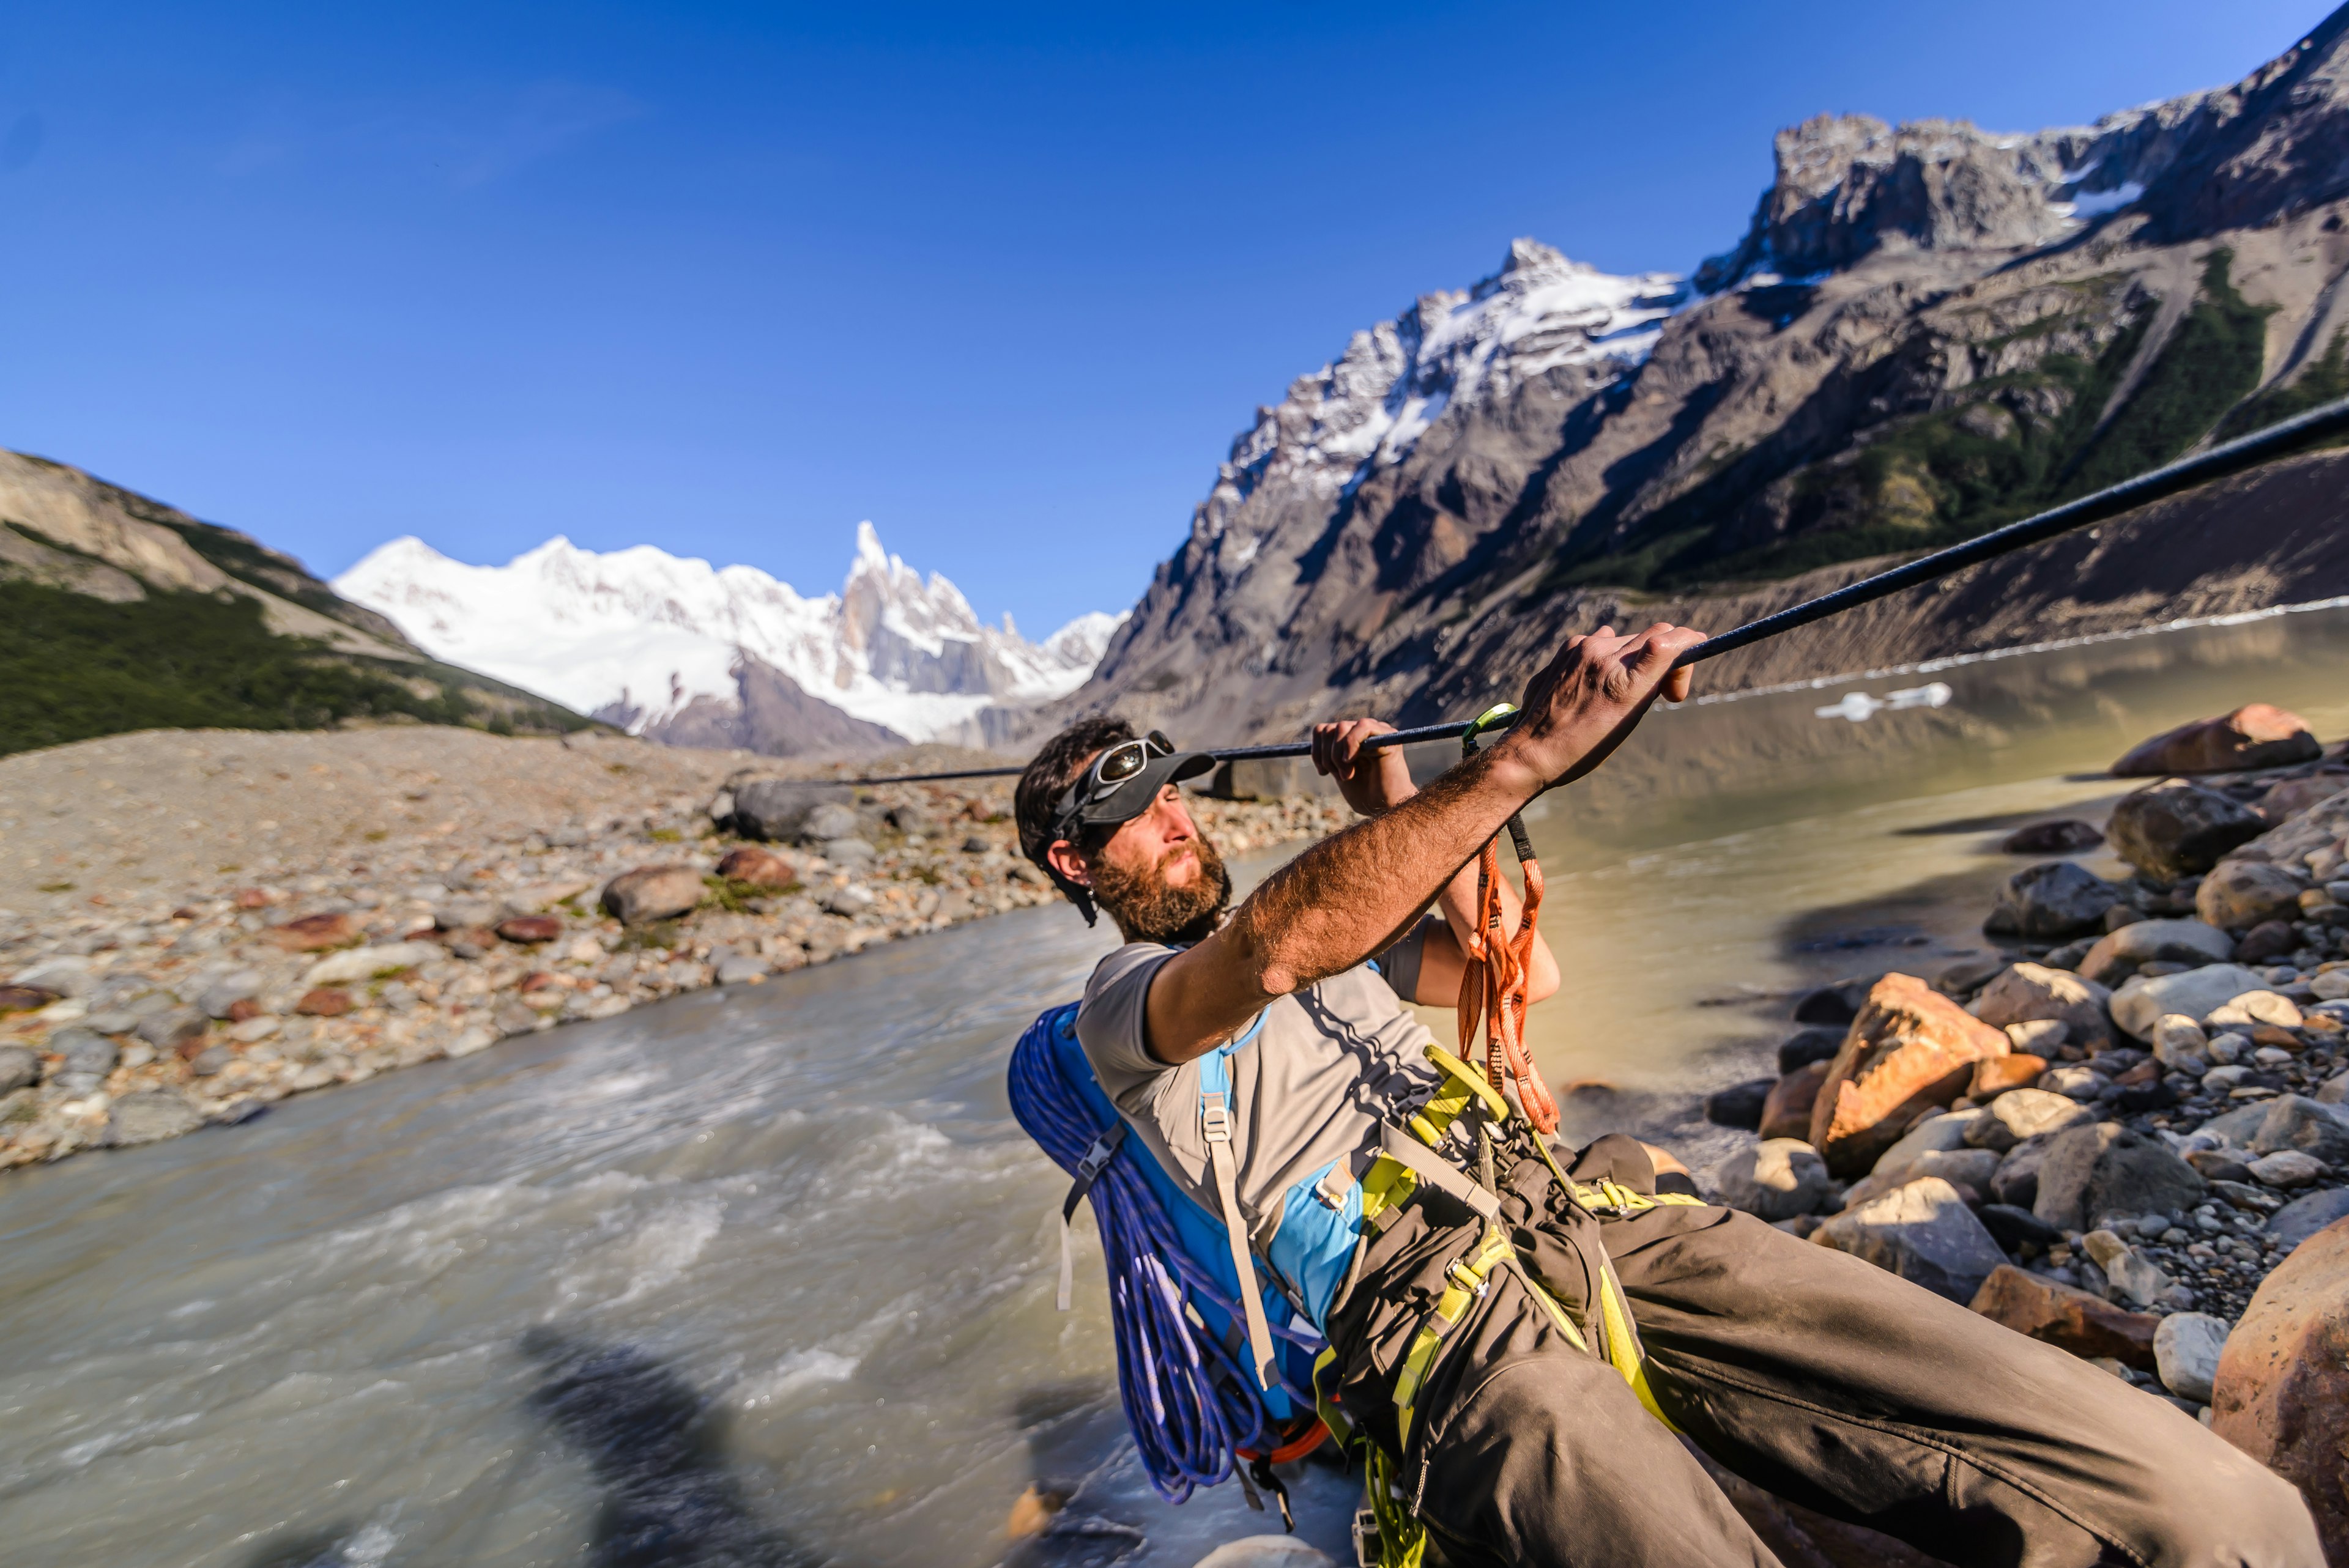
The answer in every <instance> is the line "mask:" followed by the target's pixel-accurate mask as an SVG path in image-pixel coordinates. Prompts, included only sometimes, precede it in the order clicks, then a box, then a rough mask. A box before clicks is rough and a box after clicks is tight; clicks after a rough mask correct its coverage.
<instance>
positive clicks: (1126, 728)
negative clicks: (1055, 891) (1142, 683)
mask: <svg viewBox="0 0 2349 1568" xmlns="http://www.w3.org/2000/svg"><path fill="white" fill-rule="evenodd" d="M1132 739H1133V725H1131V724H1129V723H1128V722H1126V720H1125V719H1123V717H1119V716H1118V715H1116V714H1113V713H1110V714H1099V715H1096V716H1094V717H1092V718H1081V719H1079V720H1077V722H1076V723H1074V724H1072V725H1071V726H1069V727H1068V728H1066V729H1064V730H1062V731H1061V733H1060V734H1058V735H1056V736H1054V737H1052V738H1051V739H1050V740H1048V741H1046V742H1045V743H1044V746H1043V749H1041V750H1040V751H1039V752H1037V753H1036V758H1035V760H1034V761H1032V762H1030V763H1029V764H1028V770H1027V771H1026V772H1024V773H1022V774H1020V775H1019V788H1018V789H1015V790H1013V791H1012V795H1011V814H1012V816H1013V818H1014V819H1015V820H1017V821H1018V822H1019V852H1020V853H1021V854H1023V855H1026V856H1027V857H1028V858H1029V859H1030V860H1031V861H1035V862H1036V864H1037V865H1038V866H1040V867H1042V869H1043V870H1044V871H1045V872H1051V871H1052V868H1051V866H1050V864H1048V863H1047V862H1046V861H1045V859H1044V851H1047V850H1049V849H1050V848H1051V847H1052V818H1053V815H1054V813H1055V811H1056V810H1057V809H1058V808H1059V806H1060V804H1061V796H1063V795H1065V794H1067V793H1068V792H1069V786H1070V785H1071V784H1073V783H1075V782H1076V781H1077V778H1078V776H1079V775H1080V774H1081V773H1083V772H1084V770H1085V764H1086V763H1088V762H1090V761H1092V758H1093V754H1094V753H1095V752H1098V751H1105V750H1107V749H1108V748H1111V747H1112V746H1115V745H1116V744H1117V743H1118V742H1119V741H1121V740H1132ZM1079 847H1080V848H1082V847H1083V846H1081V845H1080V846H1079ZM1060 880H1061V879H1060V877H1059V875H1058V874H1057V873H1053V874H1052V881H1053V882H1055V883H1057V882H1060ZM1068 891H1069V890H1068V889H1067V888H1065V887H1063V888H1061V892H1068ZM1071 896H1073V895H1071Z"/></svg>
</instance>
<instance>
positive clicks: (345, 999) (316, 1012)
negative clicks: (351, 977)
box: [294, 985, 357, 1018]
mask: <svg viewBox="0 0 2349 1568" xmlns="http://www.w3.org/2000/svg"><path fill="white" fill-rule="evenodd" d="M355 1006H357V1003H356V1002H354V1001H352V1000H351V994H350V993H349V992H348V991H346V990H343V989H342V988H340V987H339V986H334V985H320V986H316V987H315V988H313V989H311V990H308V991H305V992H303V993H302V995H301V996H300V998H299V999H298V1000H296V1001H295V1004H294V1010H295V1012H296V1013H299V1014H300V1015H302V1016H304V1017H305V1018H339V1017H341V1016H343V1015H344V1014H346V1013H347V1012H349V1011H350V1010H351V1009H352V1008H353V1007H355Z"/></svg>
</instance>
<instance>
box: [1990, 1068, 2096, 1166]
mask: <svg viewBox="0 0 2349 1568" xmlns="http://www.w3.org/2000/svg"><path fill="white" fill-rule="evenodd" d="M2095 1119H2096V1113H2095V1111H2094V1110H2092V1109H2089V1108H2088V1107H2086V1106H2085V1105H2082V1104H2080V1103H2079V1102H2078V1101H2076V1100H2074V1099H2070V1098H2068V1097H2067V1096H2064V1095H2060V1094H2052V1093H2050V1092H2049V1091H2047V1090H2046V1089H2044V1088H2018V1089H2012V1090H2010V1091H2008V1092H2007V1093H2005V1094H2002V1095H2000V1096H1999V1097H1998V1098H1997V1099H1994V1100H1992V1101H1991V1102H1990V1103H1989V1104H1988V1105H1987V1106H1985V1107H1983V1110H1982V1115H1981V1116H1980V1117H1978V1118H1976V1119H1974V1120H1973V1121H1972V1122H1971V1123H1970V1124H1968V1126H1967V1128H1966V1142H1967V1143H1968V1145H1970V1146H1971V1147H1972V1148H1975V1149H1987V1150H1992V1152H1993V1153H1997V1154H2004V1153H2005V1152H2006V1151H2007V1150H2010V1149H2012V1148H2013V1147H2014V1146H2015V1145H2016V1144H2018V1143H2020V1142H2022V1141H2023V1140H2024V1139H2026V1138H2036V1137H2038V1136H2039V1135H2040V1134H2041V1133H2043V1132H2061V1131H2063V1130H2064V1129H2065V1128H2067V1127H2080V1126H2084V1125H2085V1124H2086V1123H2088V1122H2091V1121H2094V1120H2095ZM1985 1191H1987V1187H1985Z"/></svg>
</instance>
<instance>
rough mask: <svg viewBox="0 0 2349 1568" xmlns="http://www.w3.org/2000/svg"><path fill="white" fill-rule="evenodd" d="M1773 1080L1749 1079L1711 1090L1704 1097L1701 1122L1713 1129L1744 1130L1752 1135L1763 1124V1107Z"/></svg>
mask: <svg viewBox="0 0 2349 1568" xmlns="http://www.w3.org/2000/svg"><path fill="white" fill-rule="evenodd" d="M1777 1087H1778V1080H1777V1079H1776V1078H1749V1079H1747V1080H1746V1081H1745V1082H1744V1083H1736V1084H1732V1085H1730V1086H1729V1087H1728V1088H1717V1089H1714V1090H1713V1092H1712V1093H1711V1094H1709V1095H1706V1096H1705V1097H1704V1119H1706V1120H1707V1121H1709V1122H1711V1123H1713V1126H1715V1127H1736V1128H1743V1129H1744V1130H1746V1131H1748V1132H1751V1131H1753V1130H1754V1129H1755V1128H1757V1127H1760V1126H1761V1125H1762V1108H1763V1107H1764V1105H1767V1104H1768V1103H1769V1101H1770V1091H1771V1090H1772V1089H1774V1088H1777Z"/></svg>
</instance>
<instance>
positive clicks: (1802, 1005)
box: [1792, 975, 1884, 1045]
mask: <svg viewBox="0 0 2349 1568" xmlns="http://www.w3.org/2000/svg"><path fill="white" fill-rule="evenodd" d="M1882 978H1884V976H1882V975H1868V976H1867V977H1865V978H1859V979H1850V980H1838V981H1837V982H1836V983H1835V984H1834V985H1822V986H1820V987H1819V988H1818V989H1817V990H1816V991H1806V992H1805V993H1803V995H1800V996H1798V997H1796V998H1795V1010H1794V1013H1793V1015H1792V1016H1793V1018H1794V1020H1795V1023H1797V1024H1823V1025H1827V1026H1835V1027H1838V1028H1839V1027H1841V1026H1844V1025H1847V1024H1849V1023H1850V1022H1851V1021H1852V1020H1853V1019H1854V1018H1857V1017H1858V1016H1859V1010H1860V1008H1861V1007H1862V1006H1865V1005H1866V1003H1867V1001H1868V991H1869V989H1870V988H1871V987H1873V986H1874V985H1875V984H1876V983H1877V982H1878V980H1881V979H1882ZM1840 1044H1842V1041H1841V1040H1840V1039H1838V1040H1837V1045H1840Z"/></svg>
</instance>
